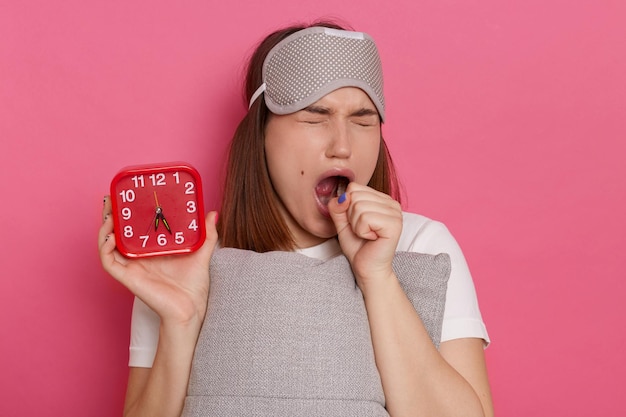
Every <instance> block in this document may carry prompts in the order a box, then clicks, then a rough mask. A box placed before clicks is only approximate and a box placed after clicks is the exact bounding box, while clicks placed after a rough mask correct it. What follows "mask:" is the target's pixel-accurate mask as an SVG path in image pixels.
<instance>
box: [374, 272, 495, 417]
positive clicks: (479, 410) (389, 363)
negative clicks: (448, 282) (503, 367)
mask: <svg viewBox="0 0 626 417" xmlns="http://www.w3.org/2000/svg"><path fill="white" fill-rule="evenodd" d="M389 279H390V280H393V282H390V283H388V284H387V285H384V284H383V283H382V282H380V286H377V287H374V286H371V287H370V288H368V289H367V290H366V292H364V299H365V305H366V308H367V312H368V318H369V321H370V329H371V333H372V343H373V346H374V352H375V357H376V365H377V367H378V369H379V372H380V375H381V380H382V383H383V389H384V392H385V398H386V401H387V410H388V411H389V414H390V415H391V416H393V417H398V416H419V415H438V416H459V415H462V416H492V415H493V409H492V404H491V395H490V391H489V382H488V378H487V373H486V368H485V360H484V352H483V345H482V340H481V339H459V340H453V341H449V342H444V343H443V344H442V345H441V352H439V351H437V349H436V348H435V346H434V345H433V343H432V341H431V340H430V337H429V335H428V333H427V331H426V329H425V328H424V325H423V324H422V322H421V320H420V318H419V316H418V315H417V313H416V312H415V309H414V308H413V306H412V304H411V303H410V301H409V300H408V298H407V297H406V296H405V294H404V292H403V290H402V288H401V287H400V285H399V283H398V282H397V279H396V278H395V276H392V277H390V278H389Z"/></svg>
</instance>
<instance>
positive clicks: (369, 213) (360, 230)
mask: <svg viewBox="0 0 626 417" xmlns="http://www.w3.org/2000/svg"><path fill="white" fill-rule="evenodd" d="M328 208H329V210H330V214H331V218H332V219H333V222H334V223H335V227H336V228H337V235H338V238H339V245H340V246H341V249H342V251H343V253H344V255H345V256H346V257H347V258H348V261H349V262H350V265H351V266H352V271H353V272H354V275H355V277H356V279H357V284H358V285H359V287H360V288H361V290H362V291H363V290H364V286H368V284H370V283H375V282H374V281H377V280H383V279H385V278H389V277H391V276H395V275H394V273H393V268H392V264H391V263H392V261H393V257H394V255H395V253H396V247H397V245H398V240H399V239H400V234H401V232H402V208H401V206H400V203H398V202H397V201H396V200H394V199H392V198H391V197H390V196H389V195H387V194H384V193H381V192H379V191H376V190H374V189H372V188H370V187H368V186H365V185H360V184H356V183H350V185H348V188H347V189H346V193H345V200H344V201H343V202H341V203H340V202H339V199H337V198H335V199H333V200H332V201H331V202H330V203H329V205H328Z"/></svg>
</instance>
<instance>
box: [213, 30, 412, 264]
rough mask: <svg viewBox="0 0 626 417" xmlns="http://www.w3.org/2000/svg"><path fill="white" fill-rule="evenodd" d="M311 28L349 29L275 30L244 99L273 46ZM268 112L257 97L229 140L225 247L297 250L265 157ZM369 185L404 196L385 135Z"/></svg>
mask: <svg viewBox="0 0 626 417" xmlns="http://www.w3.org/2000/svg"><path fill="white" fill-rule="evenodd" d="M310 26H325V27H330V28H333V29H344V27H342V26H340V25H338V24H336V23H334V22H329V21H320V22H316V23H314V24H311V25H296V26H291V27H288V28H285V29H282V30H278V31H276V32H273V33H271V34H270V35H269V36H267V37H266V38H265V39H264V40H263V41H261V43H260V44H259V45H258V47H257V48H256V49H255V51H254V53H253V54H252V56H251V57H250V59H249V61H248V65H247V72H246V78H245V83H244V100H245V103H246V104H247V103H248V101H249V100H250V97H252V94H254V92H255V91H256V89H257V88H258V87H259V86H260V85H261V84H262V74H261V69H262V67H263V61H264V60H265V57H266V56H267V54H268V53H269V52H270V50H271V49H272V48H273V47H274V46H275V45H276V44H277V43H278V42H280V41H281V40H282V39H284V38H285V37H287V36H289V35H291V34H292V33H294V32H297V31H299V30H302V29H305V28H307V27H310ZM269 114H270V113H269V110H268V109H267V107H266V105H265V101H264V100H263V99H262V97H260V98H258V99H257V100H256V101H255V102H254V103H253V104H252V106H251V107H250V109H249V111H248V113H247V114H246V116H245V117H244V118H243V120H242V121H241V123H240V124H239V126H238V127H237V130H236V131H235V134H234V136H233V139H232V141H231V144H230V149H229V155H228V161H227V163H228V165H227V168H226V177H225V181H224V190H223V191H224V195H223V197H222V207H221V209H220V216H219V221H218V224H217V230H218V233H219V235H220V239H221V245H222V246H223V247H232V248H238V249H248V250H253V251H256V252H268V251H272V250H287V251H289V250H293V249H294V248H295V242H294V240H293V236H292V235H291V232H290V231H289V228H288V227H287V223H286V222H285V220H284V219H283V217H282V215H281V213H280V211H279V209H278V206H277V204H276V198H277V197H276V194H275V192H274V188H273V186H272V182H271V180H270V177H269V173H268V170H267V164H266V161H265V126H266V123H267V119H268V116H269ZM368 185H369V186H370V187H372V188H374V189H376V190H378V191H381V192H384V193H386V194H389V195H391V196H392V197H393V198H395V199H396V200H398V201H399V200H400V189H399V186H398V181H397V178H396V174H395V169H394V166H393V162H392V160H391V156H390V155H389V151H388V149H387V145H386V144H385V141H384V139H383V138H382V136H381V141H380V151H379V156H378V162H377V163H376V168H375V170H374V173H373V175H372V178H371V179H370V182H369V183H368Z"/></svg>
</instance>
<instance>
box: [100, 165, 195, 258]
mask: <svg viewBox="0 0 626 417" xmlns="http://www.w3.org/2000/svg"><path fill="white" fill-rule="evenodd" d="M111 200H112V202H113V221H114V225H115V237H116V242H117V248H118V250H119V251H120V253H122V254H123V255H125V256H129V257H142V256H153V255H171V254H176V253H188V252H192V251H194V250H196V249H198V248H199V247H200V246H202V244H203V243H204V240H205V237H206V231H205V224H204V208H203V204H202V202H203V200H202V185H201V182H200V175H199V174H198V172H197V171H196V170H195V169H194V168H192V167H190V166H188V165H185V164H170V165H154V166H139V167H134V168H133V167H131V168H126V169H124V170H122V171H120V173H118V174H117V176H116V177H115V178H114V179H113V181H112V182H111Z"/></svg>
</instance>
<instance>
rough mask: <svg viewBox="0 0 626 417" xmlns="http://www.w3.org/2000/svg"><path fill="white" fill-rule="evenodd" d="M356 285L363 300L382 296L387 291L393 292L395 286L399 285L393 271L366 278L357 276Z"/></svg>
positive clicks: (370, 275) (369, 275)
mask: <svg viewBox="0 0 626 417" xmlns="http://www.w3.org/2000/svg"><path fill="white" fill-rule="evenodd" d="M356 280H357V284H358V286H359V289H360V290H361V293H362V294H363V298H366V299H367V298H369V297H379V296H384V295H385V294H387V293H388V292H389V291H393V290H394V289H395V287H396V286H399V285H400V282H399V281H398V277H397V276H396V274H395V272H394V271H393V270H391V271H381V272H378V273H375V274H371V273H370V274H368V276H366V277H365V276H358V277H357V279H356Z"/></svg>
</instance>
